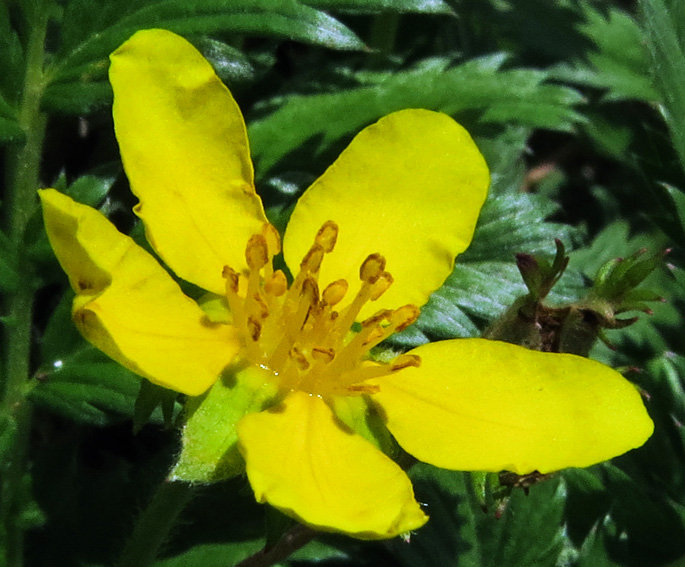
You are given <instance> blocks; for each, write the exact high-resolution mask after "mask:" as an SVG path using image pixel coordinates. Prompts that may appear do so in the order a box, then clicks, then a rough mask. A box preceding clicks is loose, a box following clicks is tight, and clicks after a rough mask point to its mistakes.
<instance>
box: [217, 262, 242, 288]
mask: <svg viewBox="0 0 685 567" xmlns="http://www.w3.org/2000/svg"><path fill="white" fill-rule="evenodd" d="M221 277H222V278H224V279H225V280H226V287H227V289H228V290H230V291H232V292H233V293H238V284H239V283H240V278H239V277H238V274H237V272H236V271H235V270H234V269H233V268H231V267H230V266H224V269H223V270H222V271H221Z"/></svg>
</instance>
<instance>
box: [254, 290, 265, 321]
mask: <svg viewBox="0 0 685 567" xmlns="http://www.w3.org/2000/svg"><path fill="white" fill-rule="evenodd" d="M252 299H254V301H255V303H256V304H257V305H258V306H259V316H260V317H261V318H262V319H266V318H267V317H268V316H269V306H268V305H267V304H266V301H264V298H263V297H262V294H261V293H259V292H255V294H254V295H253V296H252Z"/></svg>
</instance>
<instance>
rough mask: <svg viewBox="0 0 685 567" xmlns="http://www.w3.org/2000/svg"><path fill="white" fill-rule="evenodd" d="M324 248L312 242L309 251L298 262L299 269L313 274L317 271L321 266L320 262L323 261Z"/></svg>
mask: <svg viewBox="0 0 685 567" xmlns="http://www.w3.org/2000/svg"><path fill="white" fill-rule="evenodd" d="M324 253H325V252H324V248H323V246H321V245H320V244H314V246H312V247H311V248H310V249H309V252H307V254H306V255H305V257H304V258H303V259H302V262H301V263H300V270H301V271H302V272H305V273H308V274H309V273H312V274H315V273H317V272H318V271H319V268H320V267H321V262H323V255H324Z"/></svg>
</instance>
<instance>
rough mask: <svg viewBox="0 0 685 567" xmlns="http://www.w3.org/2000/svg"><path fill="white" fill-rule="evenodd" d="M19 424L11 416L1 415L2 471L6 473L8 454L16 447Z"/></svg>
mask: <svg viewBox="0 0 685 567" xmlns="http://www.w3.org/2000/svg"><path fill="white" fill-rule="evenodd" d="M16 437H17V422H16V421H15V420H14V418H13V417H12V416H11V415H0V471H2V472H4V471H5V467H6V463H8V460H7V454H8V452H9V451H11V450H12V448H13V447H14V445H15V439H16Z"/></svg>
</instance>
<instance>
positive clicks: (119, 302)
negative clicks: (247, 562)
mask: <svg viewBox="0 0 685 567" xmlns="http://www.w3.org/2000/svg"><path fill="white" fill-rule="evenodd" d="M39 193H40V197H41V201H42V203H43V216H44V219H45V227H46V230H47V233H48V237H49V239H50V244H51V245H52V248H53V250H54V251H55V254H56V255H57V259H58V260H59V262H60V264H61V265H62V268H63V269H64V271H65V272H66V273H67V275H68V276H69V281H70V282H71V286H72V288H73V289H74V291H75V292H76V294H77V295H76V297H75V298H74V305H73V316H74V321H75V323H76V325H77V326H78V328H79V330H80V331H81V334H82V335H83V336H84V337H85V338H86V339H87V340H88V341H90V342H91V343H92V344H93V345H95V346H96V347H97V348H99V349H100V350H101V351H103V352H104V353H105V354H107V355H108V356H110V357H111V358H113V359H114V360H116V361H117V362H119V363H120V364H122V365H123V366H126V367H127V368H129V369H130V370H132V371H133V372H136V373H137V374H140V375H141V376H144V377H145V378H147V379H149V380H150V381H151V382H154V383H155V384H159V385H160V386H164V387H165V388H171V389H172V390H176V391H178V392H182V393H184V394H188V395H191V396H196V395H199V394H201V393H202V392H204V391H205V390H207V388H209V387H210V386H211V385H212V384H213V383H214V382H215V381H216V379H217V378H218V376H219V374H220V373H221V371H222V369H223V368H224V367H225V366H226V365H227V364H228V363H229V362H230V361H231V360H232V359H233V357H234V356H235V354H236V352H237V351H238V348H239V341H238V338H237V334H236V332H235V331H234V330H233V328H232V327H229V326H226V325H219V324H211V323H209V322H208V321H207V318H206V316H205V314H204V313H203V311H202V310H201V309H200V308H199V307H198V305H197V304H196V303H195V302H194V301H192V300H191V299H189V298H188V297H186V296H185V295H183V293H182V292H181V289H180V288H179V287H178V284H176V282H174V280H173V279H172V278H171V276H169V274H167V273H166V272H165V271H164V270H163V269H162V267H161V266H160V265H159V264H158V263H157V262H156V261H155V259H154V258H153V257H152V256H150V254H148V253H147V252H145V250H143V249H142V248H140V247H139V246H138V245H137V244H135V242H133V240H131V238H129V237H128V236H125V235H123V234H121V233H120V232H119V231H118V230H117V229H116V228H115V227H114V225H112V224H111V223H110V222H109V221H108V220H107V219H106V218H105V217H104V216H103V215H102V214H101V213H99V212H98V211H96V210H95V209H92V208H90V207H87V206H85V205H81V204H79V203H76V202H74V201H72V200H71V199H70V198H69V197H67V196H66V195H63V194H61V193H59V192H58V191H55V190H54V189H46V190H43V191H40V192H39Z"/></svg>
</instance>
